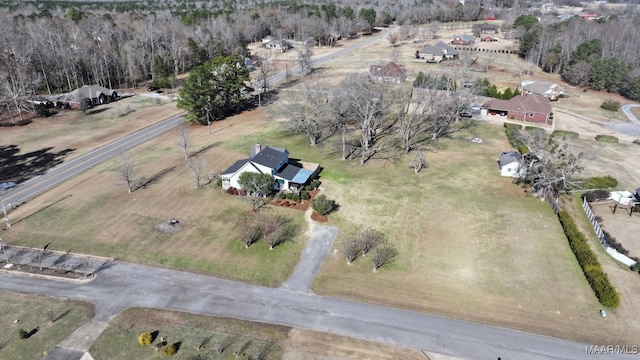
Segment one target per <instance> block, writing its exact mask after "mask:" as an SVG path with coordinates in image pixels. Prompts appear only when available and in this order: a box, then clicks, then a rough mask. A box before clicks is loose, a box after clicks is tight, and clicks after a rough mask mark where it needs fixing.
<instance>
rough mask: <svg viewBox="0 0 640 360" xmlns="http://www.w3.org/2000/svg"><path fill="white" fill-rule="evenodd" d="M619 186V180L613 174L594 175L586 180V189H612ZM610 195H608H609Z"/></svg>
mask: <svg viewBox="0 0 640 360" xmlns="http://www.w3.org/2000/svg"><path fill="white" fill-rule="evenodd" d="M616 186H618V180H616V178H614V177H612V176H609V175H607V176H594V177H590V178H588V179H587V180H586V181H585V182H584V186H583V187H584V188H585V189H611V188H615V187H616ZM607 197H608V195H607ZM605 199H606V198H605Z"/></svg>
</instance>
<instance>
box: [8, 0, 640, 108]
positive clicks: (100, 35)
mask: <svg viewBox="0 0 640 360" xmlns="http://www.w3.org/2000/svg"><path fill="white" fill-rule="evenodd" d="M533 12H534V9H532V8H527V7H524V6H523V7H521V6H519V5H518V3H517V2H512V1H502V0H496V1H484V2H483V3H479V2H471V1H469V2H466V3H465V4H464V5H463V4H461V3H459V2H457V1H448V0H447V1H426V0H425V1H414V0H400V1H397V2H375V3H372V2H370V1H360V0H355V1H337V2H322V3H320V2H318V1H314V0H310V1H306V2H297V1H291V0H278V1H271V2H269V1H259V2H258V1H255V0H227V1H213V2H211V1H188V0H182V1H181V0H173V1H159V0H147V1H97V2H96V1H93V2H90V1H44V2H43V1H16V0H14V1H0V44H2V51H0V101H2V103H3V106H2V111H15V110H16V108H24V109H27V107H29V106H31V105H30V104H29V102H27V101H26V100H28V99H29V98H33V97H35V96H37V95H38V94H54V93H61V92H67V91H71V90H73V89H76V88H78V87H80V86H82V85H87V84H99V85H102V86H104V87H107V88H112V89H118V88H127V87H136V86H140V85H148V84H151V83H152V82H153V83H154V84H157V85H160V86H165V87H171V86H172V85H174V84H175V83H174V81H175V77H176V75H177V74H181V73H185V72H188V71H189V70H190V69H192V68H193V67H195V66H198V65H201V64H204V63H206V62H208V61H210V60H211V59H214V58H216V57H219V56H229V55H239V56H249V55H250V54H249V53H248V50H247V44H248V43H249V42H254V41H259V40H260V39H261V38H263V37H264V36H267V35H271V36H273V37H275V38H278V39H296V40H304V41H307V40H312V41H313V43H315V44H317V45H322V44H325V43H326V42H327V41H328V40H329V39H332V38H334V37H335V36H337V35H339V36H352V35H354V34H358V33H362V32H367V31H370V30H371V28H372V27H376V26H386V25H389V24H391V23H394V24H397V25H401V26H414V25H417V24H426V23H432V24H434V23H435V24H438V23H446V22H452V21H474V20H481V19H484V17H485V16H488V15H491V16H495V17H497V18H498V19H501V20H504V22H505V24H515V25H516V29H518V36H519V37H520V39H521V48H520V54H521V56H523V57H525V58H526V59H528V60H529V61H530V62H531V63H532V64H535V65H538V66H540V67H542V69H543V70H544V71H548V72H552V73H559V74H561V75H562V76H563V77H564V78H565V79H566V80H567V81H569V82H570V83H572V84H575V85H578V86H585V87H589V88H592V89H595V90H607V91H611V92H620V93H621V94H623V95H624V96H627V97H628V98H630V99H636V100H637V99H640V72H639V70H638V67H639V65H640V64H639V60H638V59H640V46H638V42H639V39H640V35H639V34H638V31H637V28H638V23H640V15H639V14H638V11H637V7H629V8H624V9H621V10H619V11H618V12H616V13H613V12H611V13H609V14H608V15H607V16H606V18H603V19H600V20H598V21H595V22H593V21H591V22H586V21H584V20H581V19H571V20H568V21H564V22H559V21H557V20H554V17H550V18H549V17H544V18H543V19H542V21H538V19H537V18H536V17H535V16H534V15H531V13H533ZM523 14H524V16H521V15H523ZM518 16H520V17H518Z"/></svg>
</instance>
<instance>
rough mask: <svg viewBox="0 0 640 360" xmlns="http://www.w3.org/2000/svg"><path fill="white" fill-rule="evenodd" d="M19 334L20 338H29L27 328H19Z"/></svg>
mask: <svg viewBox="0 0 640 360" xmlns="http://www.w3.org/2000/svg"><path fill="white" fill-rule="evenodd" d="M18 336H20V339H28V338H29V332H28V331H27V330H25V329H20V330H18Z"/></svg>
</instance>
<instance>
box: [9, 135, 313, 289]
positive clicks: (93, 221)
mask: <svg viewBox="0 0 640 360" xmlns="http://www.w3.org/2000/svg"><path fill="white" fill-rule="evenodd" d="M216 125H217V126H218V127H220V128H221V129H222V128H224V127H225V126H227V125H228V124H216ZM236 125H238V126H237V128H238V131H244V130H242V126H248V125H246V124H245V125H243V124H236ZM235 128H236V127H234V128H231V129H227V131H228V130H233V129H235ZM223 133H224V131H222V132H221V134H223ZM192 135H193V139H192V140H193V147H192V149H193V150H198V149H201V148H202V147H203V146H209V145H211V148H210V149H209V150H207V151H205V152H204V153H203V155H204V157H205V158H206V159H207V161H208V163H209V165H210V167H211V168H212V169H215V171H219V170H221V169H224V168H226V167H227V166H228V165H230V164H231V163H232V162H233V161H235V160H237V159H239V158H240V157H241V156H236V155H234V154H233V153H230V152H229V151H228V150H227V149H225V148H224V147H222V146H219V142H218V140H219V138H218V137H216V136H214V135H211V136H208V135H207V130H206V128H195V129H193V131H192ZM176 139H177V135H176V134H175V133H174V132H168V133H167V134H165V135H163V136H161V137H158V138H156V139H154V140H153V141H151V142H149V143H146V144H144V145H142V146H141V147H139V148H137V149H134V150H133V151H132V154H133V155H134V158H135V161H136V164H137V167H138V168H139V173H140V174H141V175H143V176H147V177H150V176H151V175H153V174H158V173H160V172H163V171H166V174H164V175H163V176H161V177H160V178H159V179H158V180H157V181H156V182H154V183H153V184H151V185H150V186H149V187H147V188H142V189H139V190H136V191H134V192H133V193H132V194H128V193H127V190H126V187H124V186H120V185H118V184H117V181H116V178H115V174H114V171H113V169H114V168H115V162H114V161H109V162H106V163H104V164H102V165H100V166H97V167H95V168H93V169H91V170H90V171H88V172H86V173H84V174H82V175H79V176H78V177H76V178H74V179H72V180H70V181H68V182H66V183H64V184H62V185H60V186H59V187H56V188H55V189H54V190H52V191H51V192H48V193H47V194H45V195H43V196H41V197H38V198H36V199H34V200H33V201H31V202H29V203H27V204H26V205H24V206H23V207H20V208H18V209H17V210H16V211H15V212H14V213H12V214H11V217H12V219H14V220H13V221H14V222H15V226H12V227H11V229H10V231H7V232H5V233H4V234H3V238H4V239H5V241H6V242H7V243H11V244H16V245H18V244H19V245H23V246H32V247H42V246H44V244H46V243H49V242H51V246H52V247H53V248H55V249H57V250H63V251H66V250H71V251H74V252H78V253H90V254H96V255H104V256H110V257H115V258H117V259H121V260H125V261H132V262H138V263H144V264H150V265H158V266H166V267H171V268H177V269H184V270H189V271H194V272H199V273H207V274H214V275H216V276H219V277H223V278H228V279H233V280H241V281H247V282H251V283H256V284H262V285H268V286H277V285H278V284H280V283H281V282H283V281H284V280H286V279H287V277H288V276H289V274H290V273H291V272H292V271H293V268H294V267H295V265H296V263H297V261H298V259H299V257H300V252H301V250H302V248H303V247H304V243H305V241H306V237H305V236H304V234H303V233H304V231H305V229H306V224H305V222H304V214H303V213H302V212H301V211H296V210H291V209H284V208H274V209H270V210H268V211H274V212H282V213H283V214H285V215H287V216H289V217H290V218H291V219H292V221H293V222H294V223H295V224H297V226H298V229H299V231H298V236H297V237H296V238H295V239H294V240H293V241H290V242H285V243H284V244H282V245H280V246H278V247H276V249H274V250H273V251H269V249H268V245H267V244H265V243H262V242H258V243H257V244H255V245H253V246H251V248H250V249H245V248H244V244H243V243H242V242H241V241H240V240H238V239H237V228H236V226H235V222H236V221H237V220H238V219H239V218H241V217H242V216H252V215H251V214H249V211H250V209H251V206H250V205H249V203H248V202H247V201H246V200H245V199H244V198H242V197H234V196H230V195H228V194H226V193H224V192H223V191H222V190H221V189H220V188H218V187H216V186H214V185H209V186H207V187H205V188H201V189H195V188H194V186H195V180H194V179H193V178H192V177H191V176H190V175H189V172H188V170H187V169H186V167H185V166H184V163H183V161H184V158H183V155H181V154H180V152H179V150H178V147H177V146H176V145H175V144H176ZM248 151H249V148H247V149H246V152H248ZM242 156H245V157H246V154H242ZM68 195H71V196H69V197H67V196H68ZM63 198H64V200H62V201H59V200H60V199H63ZM173 218H175V219H178V220H179V221H180V224H181V230H180V231H177V232H173V233H162V232H160V231H158V230H156V228H155V227H156V226H157V225H159V224H161V223H164V222H166V221H168V220H169V219H173Z"/></svg>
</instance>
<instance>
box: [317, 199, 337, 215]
mask: <svg viewBox="0 0 640 360" xmlns="http://www.w3.org/2000/svg"><path fill="white" fill-rule="evenodd" d="M335 207H336V203H335V201H333V200H329V199H327V197H326V196H324V194H323V195H320V196H318V197H317V198H315V199H313V201H311V208H313V211H315V212H317V213H318V214H320V215H327V214H329V213H330V212H332V211H333V210H334V209H335Z"/></svg>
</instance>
